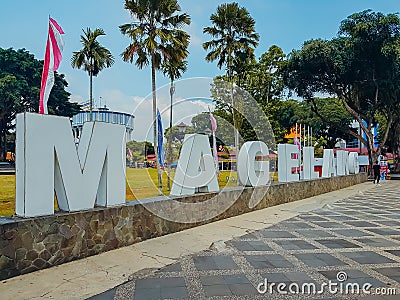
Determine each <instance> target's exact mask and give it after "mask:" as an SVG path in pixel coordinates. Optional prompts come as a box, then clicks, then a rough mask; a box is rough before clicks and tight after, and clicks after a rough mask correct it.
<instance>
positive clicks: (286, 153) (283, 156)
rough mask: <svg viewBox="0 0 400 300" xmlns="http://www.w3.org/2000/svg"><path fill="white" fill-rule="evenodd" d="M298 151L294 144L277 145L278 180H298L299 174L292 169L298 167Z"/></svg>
mask: <svg viewBox="0 0 400 300" xmlns="http://www.w3.org/2000/svg"><path fill="white" fill-rule="evenodd" d="M299 158H300V153H299V149H298V148H297V146H296V145H289V144H279V145H278V181H279V182H291V181H298V180H299V174H298V173H296V172H294V173H293V171H292V170H293V169H297V168H298V167H299Z"/></svg>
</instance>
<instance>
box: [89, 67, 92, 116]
mask: <svg viewBox="0 0 400 300" xmlns="http://www.w3.org/2000/svg"><path fill="white" fill-rule="evenodd" d="M89 77H90V83H89V98H90V99H89V111H90V117H89V120H90V121H93V71H90V76H89Z"/></svg>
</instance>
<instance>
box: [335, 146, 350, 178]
mask: <svg viewBox="0 0 400 300" xmlns="http://www.w3.org/2000/svg"><path fill="white" fill-rule="evenodd" d="M336 165H337V168H336V170H337V175H338V176H344V175H348V174H349V152H348V151H344V150H338V151H336Z"/></svg>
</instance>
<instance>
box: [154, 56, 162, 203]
mask: <svg viewBox="0 0 400 300" xmlns="http://www.w3.org/2000/svg"><path fill="white" fill-rule="evenodd" d="M151 89H152V95H153V133H154V152H155V155H156V164H157V174H158V188H159V193H160V195H161V194H162V177H161V168H160V161H159V158H158V146H159V145H158V135H157V131H158V130H157V96H156V67H155V56H154V51H152V52H151Z"/></svg>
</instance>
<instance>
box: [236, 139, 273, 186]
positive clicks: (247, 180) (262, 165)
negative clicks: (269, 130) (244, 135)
mask: <svg viewBox="0 0 400 300" xmlns="http://www.w3.org/2000/svg"><path fill="white" fill-rule="evenodd" d="M268 154H269V150H268V147H267V145H266V144H265V143H264V142H246V143H244V144H243V146H242V148H241V149H240V152H239V156H238V161H237V163H238V166H237V167H238V176H239V180H240V182H241V183H242V184H243V185H244V186H261V185H266V184H267V183H268V182H269V161H256V156H267V155H268Z"/></svg>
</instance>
